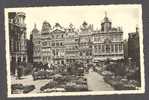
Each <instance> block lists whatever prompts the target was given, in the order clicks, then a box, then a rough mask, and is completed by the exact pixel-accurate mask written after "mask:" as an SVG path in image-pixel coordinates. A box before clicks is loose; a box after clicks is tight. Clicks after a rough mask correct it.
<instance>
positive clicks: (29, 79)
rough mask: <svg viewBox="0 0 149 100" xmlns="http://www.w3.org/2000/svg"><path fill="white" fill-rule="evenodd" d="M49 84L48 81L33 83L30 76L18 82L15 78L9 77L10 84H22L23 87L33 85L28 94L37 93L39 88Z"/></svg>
mask: <svg viewBox="0 0 149 100" xmlns="http://www.w3.org/2000/svg"><path fill="white" fill-rule="evenodd" d="M48 82H49V80H48V79H42V80H36V81H34V80H33V78H32V75H28V76H23V77H21V79H20V80H18V79H16V78H15V77H11V83H12V84H19V83H20V84H23V85H35V89H34V90H33V91H31V92H29V93H39V92H40V87H41V86H44V85H45V84H47V83H48Z"/></svg>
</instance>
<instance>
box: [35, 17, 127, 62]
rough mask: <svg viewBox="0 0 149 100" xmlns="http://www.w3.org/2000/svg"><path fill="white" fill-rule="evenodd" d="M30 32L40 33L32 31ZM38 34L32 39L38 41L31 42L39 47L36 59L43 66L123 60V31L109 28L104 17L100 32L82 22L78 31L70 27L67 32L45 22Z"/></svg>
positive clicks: (57, 24)
mask: <svg viewBox="0 0 149 100" xmlns="http://www.w3.org/2000/svg"><path fill="white" fill-rule="evenodd" d="M33 30H34V31H36V33H38V32H39V31H37V30H36V29H35V28H34V29H33ZM39 34H40V35H39ZM39 34H38V35H37V34H36V36H37V37H36V38H34V40H37V41H38V42H37V41H36V42H34V46H36V45H37V44H38V43H39V48H40V50H39V49H38V50H39V51H38V52H39V53H40V54H39V56H38V57H39V58H41V59H40V61H42V62H46V63H51V64H65V63H71V62H75V61H82V62H84V63H90V62H94V61H103V60H106V59H111V60H118V59H124V50H123V31H122V29H121V28H120V27H118V28H114V27H112V22H111V21H110V20H109V18H108V17H107V16H106V15H105V17H104V19H103V22H102V23H101V29H100V30H94V29H93V25H92V24H88V23H87V22H85V21H84V22H83V24H82V25H81V26H80V29H78V30H77V29H76V28H75V27H74V26H73V25H72V24H70V25H69V27H68V28H64V27H62V26H61V25H60V24H59V23H56V24H55V25H54V26H53V27H51V25H50V24H49V23H48V22H46V21H45V22H44V23H43V26H42V30H41V33H39ZM38 36H39V37H38ZM33 37H34V36H33ZM34 52H37V51H36V50H34ZM36 55H37V54H36ZM34 59H35V58H34Z"/></svg>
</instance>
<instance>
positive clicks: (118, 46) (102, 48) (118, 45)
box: [94, 44, 123, 53]
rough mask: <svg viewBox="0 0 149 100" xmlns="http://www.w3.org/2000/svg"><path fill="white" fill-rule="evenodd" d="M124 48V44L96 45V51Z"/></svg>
mask: <svg viewBox="0 0 149 100" xmlns="http://www.w3.org/2000/svg"><path fill="white" fill-rule="evenodd" d="M122 50H123V46H122V44H106V45H98V46H94V52H95V53H98V52H106V53H110V52H121V51H122Z"/></svg>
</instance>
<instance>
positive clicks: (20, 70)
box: [17, 63, 22, 79]
mask: <svg viewBox="0 0 149 100" xmlns="http://www.w3.org/2000/svg"><path fill="white" fill-rule="evenodd" d="M21 76H22V65H21V63H18V66H17V79H21Z"/></svg>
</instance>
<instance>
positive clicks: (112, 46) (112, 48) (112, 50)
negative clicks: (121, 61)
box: [111, 44, 114, 52]
mask: <svg viewBox="0 0 149 100" xmlns="http://www.w3.org/2000/svg"><path fill="white" fill-rule="evenodd" d="M111 52H114V45H113V44H111Z"/></svg>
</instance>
